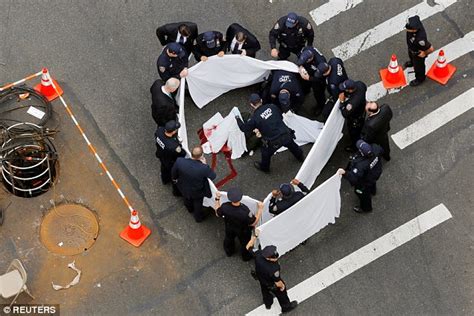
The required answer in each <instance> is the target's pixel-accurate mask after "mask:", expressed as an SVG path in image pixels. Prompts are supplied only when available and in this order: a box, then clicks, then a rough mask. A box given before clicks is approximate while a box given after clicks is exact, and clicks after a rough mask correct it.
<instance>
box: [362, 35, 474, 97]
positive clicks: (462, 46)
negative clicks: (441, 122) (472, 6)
mask: <svg viewBox="0 0 474 316" xmlns="http://www.w3.org/2000/svg"><path fill="white" fill-rule="evenodd" d="M440 50H444V53H445V55H446V61H447V62H448V63H449V62H452V61H453V60H456V59H458V58H459V57H461V56H463V55H466V54H468V53H470V52H472V51H474V31H471V32H469V33H467V34H466V35H464V37H462V38H460V39H457V40H455V41H453V42H451V43H449V44H448V45H446V46H443V47H441V48H440V49H438V50H436V51H435V52H433V53H432V54H430V55H428V57H427V58H426V60H425V64H426V65H427V67H426V72H428V70H429V68H430V67H431V65H432V64H433V63H434V62H435V60H436V58H437V57H438V53H439V51H440ZM405 75H408V74H407V71H406V70H405ZM400 90H401V89H391V90H387V89H385V88H384V86H383V84H382V81H379V82H377V83H374V84H372V85H370V86H369V87H368V88H367V100H371V101H377V100H378V99H380V98H382V97H384V96H386V95H387V94H392V93H398V92H400Z"/></svg>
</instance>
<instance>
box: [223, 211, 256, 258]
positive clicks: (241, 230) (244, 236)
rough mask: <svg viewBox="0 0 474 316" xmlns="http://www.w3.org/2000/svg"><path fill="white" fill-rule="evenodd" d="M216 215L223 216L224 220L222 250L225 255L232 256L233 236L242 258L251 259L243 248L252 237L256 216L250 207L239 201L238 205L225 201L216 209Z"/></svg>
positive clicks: (233, 247)
mask: <svg viewBox="0 0 474 316" xmlns="http://www.w3.org/2000/svg"><path fill="white" fill-rule="evenodd" d="M216 212H217V215H218V216H220V217H223V218H224V222H225V238H224V251H225V253H226V254H227V256H229V257H230V256H232V254H233V253H234V251H235V243H234V241H235V237H237V238H238V239H239V242H240V250H241V254H242V259H243V260H244V261H248V260H250V259H252V253H251V252H249V251H248V250H247V248H245V246H246V245H247V243H248V242H249V240H250V238H251V237H252V226H250V225H252V224H253V223H254V222H255V220H256V218H255V215H253V214H252V212H251V211H250V209H249V208H248V207H247V206H246V205H244V204H242V203H240V205H239V206H234V205H232V203H231V202H226V203H224V204H222V205H221V207H219V208H218V209H217V210H216Z"/></svg>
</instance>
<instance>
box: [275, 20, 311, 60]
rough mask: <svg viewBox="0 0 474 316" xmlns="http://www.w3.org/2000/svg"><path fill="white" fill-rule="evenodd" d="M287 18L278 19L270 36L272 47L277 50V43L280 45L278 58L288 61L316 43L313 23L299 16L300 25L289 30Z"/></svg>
mask: <svg viewBox="0 0 474 316" xmlns="http://www.w3.org/2000/svg"><path fill="white" fill-rule="evenodd" d="M286 19H287V16H283V17H281V18H279V19H278V21H277V22H276V23H275V25H274V26H273V28H272V29H271V31H270V34H269V36H268V37H269V40H270V47H271V48H272V49H273V48H276V42H277V41H278V43H280V47H278V58H279V59H287V58H288V57H290V54H291V53H293V54H298V53H299V52H300V51H301V49H302V48H303V47H305V46H306V45H308V46H312V45H313V41H314V31H313V27H312V26H311V23H309V21H308V20H307V19H306V18H304V17H302V16H298V24H297V25H296V26H295V27H292V28H289V27H287V26H286V23H285V22H286Z"/></svg>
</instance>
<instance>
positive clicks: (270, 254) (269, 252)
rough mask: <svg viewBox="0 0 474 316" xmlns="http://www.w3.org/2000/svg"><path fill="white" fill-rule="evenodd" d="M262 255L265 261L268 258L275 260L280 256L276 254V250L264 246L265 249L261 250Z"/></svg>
mask: <svg viewBox="0 0 474 316" xmlns="http://www.w3.org/2000/svg"><path fill="white" fill-rule="evenodd" d="M262 255H263V256H264V257H265V258H267V259H268V258H273V259H277V258H278V257H279V256H280V255H279V254H278V252H277V248H276V247H275V246H273V245H271V246H266V247H265V248H263V249H262Z"/></svg>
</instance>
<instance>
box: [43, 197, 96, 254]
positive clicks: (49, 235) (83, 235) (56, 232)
mask: <svg viewBox="0 0 474 316" xmlns="http://www.w3.org/2000/svg"><path fill="white" fill-rule="evenodd" d="M98 235H99V222H98V221H97V217H96V215H95V214H94V213H93V212H92V211H91V210H89V209H88V208H86V207H85V206H82V205H79V204H60V205H56V206H53V207H52V208H51V209H50V210H49V211H48V213H46V215H45V216H44V218H43V221H42V223H41V228H40V239H41V242H42V243H43V245H44V246H45V247H46V248H48V250H50V251H51V252H54V253H57V254H60V255H67V256H72V255H77V254H80V253H82V252H84V251H87V250H88V249H89V248H90V247H92V245H93V244H94V242H95V241H96V239H97V236H98Z"/></svg>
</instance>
